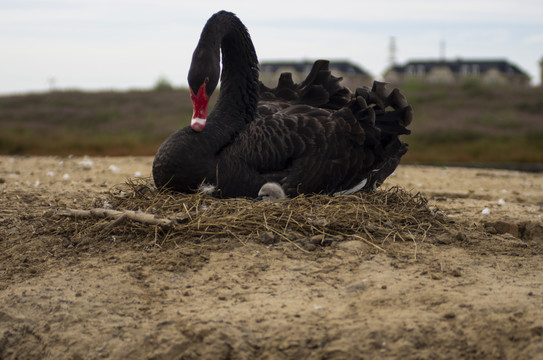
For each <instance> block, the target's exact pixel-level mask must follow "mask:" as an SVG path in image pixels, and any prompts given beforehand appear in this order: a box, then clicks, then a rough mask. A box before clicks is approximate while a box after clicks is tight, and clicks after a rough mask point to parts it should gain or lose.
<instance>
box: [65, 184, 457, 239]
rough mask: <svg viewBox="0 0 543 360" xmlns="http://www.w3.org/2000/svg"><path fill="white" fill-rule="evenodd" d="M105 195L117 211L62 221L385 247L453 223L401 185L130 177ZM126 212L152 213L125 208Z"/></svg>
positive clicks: (77, 228) (87, 230)
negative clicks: (183, 184)
mask: <svg viewBox="0 0 543 360" xmlns="http://www.w3.org/2000/svg"><path fill="white" fill-rule="evenodd" d="M103 201H104V204H103V205H102V206H105V207H107V208H109V209H111V210H109V211H110V212H114V213H115V214H117V215H119V216H117V215H115V216H113V217H109V218H108V217H107V216H105V217H100V218H99V217H95V216H79V215H76V214H74V213H72V216H71V217H73V218H74V220H73V221H68V222H66V221H64V222H63V224H64V225H65V226H68V228H66V227H65V228H64V231H68V232H70V231H71V232H74V233H76V234H77V235H78V236H85V237H104V236H106V237H113V238H115V239H120V240H133V239H138V241H144V242H145V243H146V244H153V245H156V246H164V245H165V244H170V245H172V244H173V245H181V244H183V243H185V242H191V243H194V242H197V243H203V242H205V241H209V240H210V239H217V238H220V239H222V238H229V239H232V238H234V239H237V240H238V241H240V242H241V243H246V242H247V241H251V240H252V241H261V242H266V243H270V242H279V241H289V242H292V243H294V244H295V245H296V243H297V242H298V241H300V240H303V239H308V238H309V239H311V240H312V242H313V243H317V244H319V243H320V244H322V245H325V244H327V243H330V242H331V241H335V240H348V239H352V240H354V239H357V240H361V241H364V242H366V243H367V244H370V245H371V246H373V247H375V248H377V249H381V250H382V248H381V246H382V245H383V244H384V243H386V242H395V241H413V242H420V241H424V240H425V239H426V237H427V236H428V235H429V234H431V233H433V232H442V231H443V229H445V228H447V227H448V224H447V223H446V221H445V219H444V217H443V216H442V215H439V214H436V211H434V210H432V209H431V208H429V206H428V201H427V200H426V199H425V198H424V197H423V196H422V195H421V194H420V193H416V194H412V193H409V192H407V191H405V190H403V189H402V188H399V187H392V188H389V189H382V190H377V191H374V192H364V193H357V194H354V195H343V196H336V197H332V196H326V195H300V196H298V197H296V198H293V199H284V200H280V201H276V202H265V201H260V202H254V201H252V200H250V199H240V198H236V199H217V198H214V197H211V196H209V195H205V194H201V193H197V194H178V193H168V192H161V191H158V190H157V189H156V188H155V187H154V185H153V183H152V180H151V179H132V180H129V181H127V182H126V183H125V184H120V185H118V186H116V187H115V188H113V189H112V190H111V191H110V193H109V194H108V195H107V196H106V198H105V199H104V200H103ZM74 211H75V210H74ZM127 213H130V214H136V215H137V214H140V215H144V217H147V218H148V219H149V218H150V219H152V221H146V220H145V219H142V218H138V217H137V216H124V215H122V214H125V215H126V214H127ZM89 214H90V213H89ZM57 215H58V214H57ZM60 215H69V214H66V213H64V214H60ZM95 215H96V214H95ZM120 215H122V216H120Z"/></svg>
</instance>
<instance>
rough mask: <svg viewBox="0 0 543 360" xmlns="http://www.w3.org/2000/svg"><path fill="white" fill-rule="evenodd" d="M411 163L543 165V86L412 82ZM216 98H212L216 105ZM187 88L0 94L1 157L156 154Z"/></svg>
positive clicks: (187, 110) (179, 122)
mask: <svg viewBox="0 0 543 360" xmlns="http://www.w3.org/2000/svg"><path fill="white" fill-rule="evenodd" d="M400 88H401V90H402V92H403V93H405V94H406V96H407V99H408V100H409V103H410V104H411V105H412V106H413V108H414V111H415V118H414V121H413V123H412V124H411V126H410V128H411V130H412V134H411V135H409V136H406V137H404V140H405V141H406V142H408V143H409V152H408V153H407V155H406V156H405V158H404V162H410V163H438V164H439V163H470V162H473V163H543V140H542V139H543V88H541V87H538V88H520V87H505V86H485V85H481V84H479V83H477V82H474V81H468V82H466V83H464V84H461V85H457V86H448V85H439V84H422V83H408V84H404V85H402V86H401V87H400ZM213 100H214V99H212V102H213ZM191 114H192V104H191V102H190V96H189V92H188V90H186V89H175V88H173V87H172V85H171V84H170V83H169V82H168V81H167V80H166V79H159V80H158V81H157V83H156V84H155V86H154V88H153V89H152V90H141V91H127V92H115V91H108V92H82V91H52V92H48V93H42V94H25V95H13V96H2V97H0V154H36V155H37V154H39V155H45V154H54V155H68V154H74V155H83V154H88V155H153V154H154V153H155V152H156V150H157V149H158V147H159V146H160V144H161V143H162V141H164V140H165V139H166V137H168V136H169V135H170V134H171V133H172V132H174V131H175V130H177V129H179V128H181V127H184V126H187V125H188V124H189V121H190V117H191Z"/></svg>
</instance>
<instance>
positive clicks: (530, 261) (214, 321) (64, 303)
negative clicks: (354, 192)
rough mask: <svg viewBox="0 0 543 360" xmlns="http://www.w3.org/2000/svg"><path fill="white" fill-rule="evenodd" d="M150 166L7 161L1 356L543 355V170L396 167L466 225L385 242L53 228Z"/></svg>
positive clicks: (396, 179) (1, 167)
mask: <svg viewBox="0 0 543 360" xmlns="http://www.w3.org/2000/svg"><path fill="white" fill-rule="evenodd" d="M151 162H152V159H151V158H148V157H145V158H81V157H77V158H56V157H0V359H43V358H50V359H99V358H111V359H275V358H285V359H287V358H288V359H304V358H307V359H309V358H310V359H377V358H382V359H399V358H401V359H460V358H462V359H543V215H542V214H543V213H542V208H543V174H529V173H522V172H514V171H499V170H479V169H464V168H439V167H422V166H401V167H400V168H399V169H398V170H397V171H396V173H395V174H394V175H393V176H392V177H391V178H390V179H389V180H388V182H387V185H388V186H391V185H400V186H402V187H404V188H405V189H407V190H410V191H413V192H422V193H423V194H424V195H425V196H426V197H427V198H428V199H429V201H430V204H431V206H433V207H436V208H438V209H440V211H441V212H443V213H444V214H446V216H447V217H449V219H450V220H451V222H452V221H454V223H455V225H456V226H458V229H460V230H458V231H456V232H455V233H453V234H452V235H451V234H446V233H444V234H442V236H437V237H436V238H432V239H427V241H425V242H423V243H418V244H417V243H410V242H406V243H403V242H387V243H384V244H380V246H382V247H383V248H384V249H385V250H386V251H384V252H375V251H368V247H367V246H365V244H363V243H361V242H358V241H343V242H336V243H334V244H332V245H331V246H327V247H319V248H318V249H316V250H315V251H312V252H310V253H304V252H301V251H299V249H297V248H296V247H294V246H292V244H289V243H277V244H273V245H264V244H259V243H248V244H247V245H242V244H240V243H239V242H236V241H232V242H231V243H227V244H221V245H213V244H211V245H210V244H207V245H202V244H183V245H181V246H177V247H170V248H163V249H160V248H149V247H146V248H144V247H141V246H138V244H137V239H134V241H133V242H112V241H104V240H103V239H88V242H89V244H90V245H89V246H87V247H85V248H82V249H81V248H79V247H77V246H70V244H69V243H68V242H69V240H68V239H64V238H59V236H55V235H53V234H49V233H47V232H46V231H44V230H43V229H44V228H45V224H46V223H47V222H48V221H50V220H49V219H48V218H47V216H45V214H46V213H47V211H48V210H50V209H51V208H56V207H62V206H68V207H69V206H73V205H74V204H77V203H78V202H79V201H81V200H82V199H88V198H100V197H101V196H103V194H104V193H105V192H106V191H108V189H109V188H110V187H111V186H113V185H115V184H118V183H121V182H124V181H125V179H126V178H129V177H135V176H149V173H150V167H151Z"/></svg>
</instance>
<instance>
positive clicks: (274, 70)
mask: <svg viewBox="0 0 543 360" xmlns="http://www.w3.org/2000/svg"><path fill="white" fill-rule="evenodd" d="M313 63H314V61H308V60H306V61H263V62H261V63H260V81H262V82H263V83H264V85H266V86H268V87H275V86H276V85H277V81H278V80H279V76H280V75H281V74H282V73H284V72H290V73H292V80H293V81H294V82H295V83H299V82H302V81H303V80H304V79H305V78H306V76H307V74H309V72H310V71H311V67H312V66H313ZM330 71H331V72H332V75H334V76H336V77H342V78H343V81H342V82H341V84H342V85H343V86H346V87H348V88H350V89H351V90H354V89H356V88H357V87H361V86H363V85H366V86H371V84H372V82H373V77H372V76H371V75H370V74H369V73H368V72H366V71H365V70H363V69H362V68H361V67H360V66H358V65H355V64H353V63H351V62H349V61H346V60H340V61H334V60H332V61H330Z"/></svg>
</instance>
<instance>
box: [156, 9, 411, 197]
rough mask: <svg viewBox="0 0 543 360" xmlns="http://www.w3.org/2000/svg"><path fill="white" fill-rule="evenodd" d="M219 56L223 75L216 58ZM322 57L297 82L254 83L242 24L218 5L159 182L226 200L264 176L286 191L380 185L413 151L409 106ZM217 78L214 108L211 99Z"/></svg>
mask: <svg viewBox="0 0 543 360" xmlns="http://www.w3.org/2000/svg"><path fill="white" fill-rule="evenodd" d="M221 53H222V72H221V69H220V59H221ZM328 66H329V62H328V61H325V60H319V61H316V62H315V64H314V65H313V68H312V70H311V72H310V73H309V75H308V76H307V78H306V79H305V80H304V81H303V82H302V83H300V84H295V83H293V81H292V76H291V74H290V73H283V74H281V76H280V78H279V82H278V85H277V87H276V88H267V87H266V86H264V85H263V84H261V83H260V82H259V80H258V76H259V71H258V59H257V56H256V53H255V49H254V47H253V43H252V42H251V38H250V36H249V33H248V31H247V29H246V27H245V26H244V25H243V24H242V22H241V21H240V20H239V19H238V18H237V17H236V16H235V15H234V14H232V13H230V12H226V11H220V12H218V13H216V14H214V15H213V16H212V17H211V18H210V19H209V20H208V21H207V23H206V25H205V27H204V29H203V31H202V34H201V37H200V41H199V43H198V46H197V47H196V50H195V51H194V54H193V57H192V63H191V66H190V70H189V75H188V82H189V86H190V91H191V98H192V101H193V105H194V113H193V118H192V123H191V126H190V127H189V126H187V127H185V128H183V129H180V130H177V131H176V132H174V133H173V134H172V135H171V136H170V137H169V138H168V139H167V140H166V141H165V142H164V143H163V144H162V146H161V147H160V149H159V150H158V152H157V154H156V157H155V159H154V162H153V177H154V181H155V184H156V186H157V187H159V188H162V187H166V188H168V189H171V190H174V191H179V192H194V191H198V189H199V187H200V186H201V185H202V184H209V185H212V186H214V189H215V192H214V195H216V196H221V197H239V196H247V197H252V198H254V197H256V196H257V195H258V192H259V190H260V189H261V187H262V186H263V185H264V184H265V183H268V182H275V183H278V184H280V185H281V187H282V189H283V190H284V193H285V194H286V195H288V196H296V195H298V194H300V193H322V194H334V195H339V194H350V193H353V192H355V191H358V190H372V189H375V188H376V187H377V186H379V185H380V184H381V183H382V182H383V181H384V180H385V179H386V178H387V177H388V176H389V175H390V174H391V173H392V172H393V171H394V170H395V169H396V167H397V166H398V163H399V162H400V159H401V157H402V156H403V155H404V154H405V153H406V151H407V144H405V143H403V142H401V141H400V140H399V136H400V135H402V134H409V133H410V131H409V130H408V129H406V126H407V125H409V123H410V122H411V120H412V117H413V115H412V114H413V111H412V109H411V106H409V105H408V103H407V101H406V99H405V97H404V96H403V95H402V94H401V93H400V92H399V90H398V89H394V90H393V91H391V92H387V90H386V89H385V84H384V83H380V82H374V84H373V87H372V88H371V89H370V88H367V87H362V88H358V89H356V90H355V91H354V93H353V92H351V91H350V90H349V89H347V88H345V87H343V86H341V84H340V80H341V78H337V77H334V76H332V75H331V73H330V71H329V70H328ZM219 76H220V79H221V88H220V94H219V97H218V100H217V103H216V105H215V107H214V108H213V111H211V113H210V114H209V116H208V114H207V104H208V100H209V98H210V96H211V94H212V93H213V91H214V90H215V88H216V87H217V84H218V81H219Z"/></svg>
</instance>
